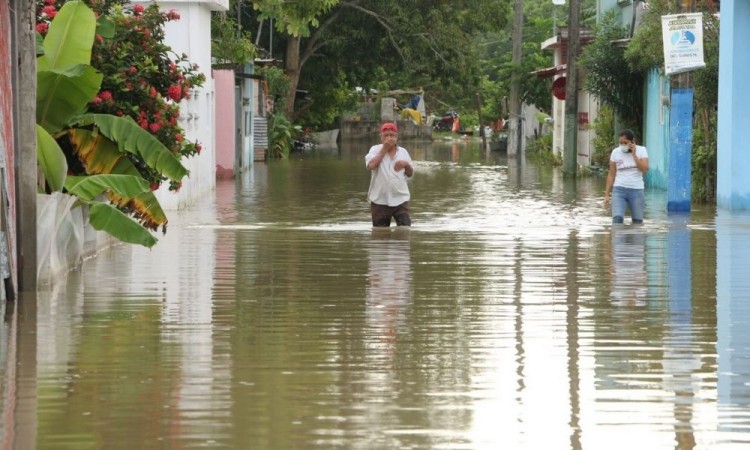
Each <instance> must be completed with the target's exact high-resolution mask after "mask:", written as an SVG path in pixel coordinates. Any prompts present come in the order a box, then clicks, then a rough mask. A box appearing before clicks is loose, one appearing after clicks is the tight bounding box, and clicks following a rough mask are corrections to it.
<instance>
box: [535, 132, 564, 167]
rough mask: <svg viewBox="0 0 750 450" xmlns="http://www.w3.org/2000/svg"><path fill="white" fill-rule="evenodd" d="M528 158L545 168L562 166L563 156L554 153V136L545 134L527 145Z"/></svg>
mask: <svg viewBox="0 0 750 450" xmlns="http://www.w3.org/2000/svg"><path fill="white" fill-rule="evenodd" d="M526 157H527V158H529V159H530V160H531V161H534V162H536V163H538V164H541V165H543V166H560V165H562V156H561V155H559V154H558V155H556V154H554V153H553V152H552V135H551V134H543V135H541V136H539V137H537V138H534V139H529V140H528V142H527V143H526Z"/></svg>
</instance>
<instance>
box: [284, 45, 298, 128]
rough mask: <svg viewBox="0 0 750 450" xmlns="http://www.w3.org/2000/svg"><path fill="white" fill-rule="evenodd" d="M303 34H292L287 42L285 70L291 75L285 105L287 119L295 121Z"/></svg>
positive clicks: (288, 75)
mask: <svg viewBox="0 0 750 450" xmlns="http://www.w3.org/2000/svg"><path fill="white" fill-rule="evenodd" d="M301 41H302V36H290V37H289V39H288V40H287V43H286V62H285V72H286V76H287V77H289V81H290V84H291V85H290V87H289V92H288V93H287V95H286V104H285V105H284V114H285V115H286V117H287V119H289V120H290V121H292V122H294V119H296V117H295V116H294V97H295V96H296V95H297V85H298V84H299V75H300V71H301V69H302V65H301V64H300V42H301Z"/></svg>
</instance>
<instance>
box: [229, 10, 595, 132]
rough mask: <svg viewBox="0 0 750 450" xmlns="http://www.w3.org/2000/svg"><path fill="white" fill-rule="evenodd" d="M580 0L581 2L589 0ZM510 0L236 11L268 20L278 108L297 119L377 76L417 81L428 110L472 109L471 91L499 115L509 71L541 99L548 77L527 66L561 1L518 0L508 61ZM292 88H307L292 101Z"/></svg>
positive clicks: (316, 117)
mask: <svg viewBox="0 0 750 450" xmlns="http://www.w3.org/2000/svg"><path fill="white" fill-rule="evenodd" d="M584 3H585V4H584V7H589V8H590V7H591V6H592V5H593V0H586V2H584ZM511 6H512V1H510V0H504V1H496V2H487V1H484V0H452V1H443V0H438V1H436V0H413V1H409V2H403V1H397V0H367V1H364V0H315V1H305V2H289V1H284V0H262V1H257V2H253V10H252V11H245V15H244V16H243V24H244V26H245V27H247V28H248V29H251V30H253V31H255V29H256V28H257V29H259V30H260V28H258V23H259V21H265V20H269V19H273V20H274V28H275V31H276V33H275V34H274V36H273V40H274V52H273V55H271V56H272V57H273V58H274V59H276V60H279V61H283V62H284V70H285V73H286V74H287V76H288V77H289V79H290V80H291V85H292V88H291V90H290V92H289V95H288V97H287V98H286V101H285V102H284V103H285V105H286V110H285V112H286V114H287V116H289V117H290V118H291V119H292V120H294V121H295V122H297V123H302V124H305V125H310V126H316V127H323V126H326V125H328V124H330V123H331V122H332V120H333V118H334V117H335V116H336V113H337V112H338V111H339V110H340V109H341V108H342V107H345V106H346V105H348V104H350V103H351V99H350V98H349V95H350V93H352V92H353V91H354V87H363V88H370V89H372V88H377V87H381V88H382V87H384V86H387V87H389V88H391V89H412V90H416V89H420V88H423V89H424V91H425V97H426V100H427V102H428V107H432V108H433V110H435V112H438V113H439V112H440V110H442V109H444V108H449V107H455V108H458V109H462V110H466V111H468V110H471V111H475V110H476V106H475V105H476V104H475V101H476V100H475V95H476V94H477V93H482V94H483V97H484V100H485V103H486V105H487V106H486V108H485V115H486V116H487V117H488V118H490V119H493V118H498V117H500V116H502V112H501V108H500V101H501V99H502V97H503V96H505V95H507V92H508V91H509V83H510V79H511V75H512V74H513V73H518V72H520V73H522V74H524V76H523V77H522V80H523V86H522V90H521V92H524V93H526V97H525V98H526V101H527V102H529V103H535V104H537V105H538V106H539V107H540V108H542V109H547V110H548V109H549V106H550V102H551V100H550V98H551V94H550V91H549V84H550V80H544V79H539V78H536V77H532V76H528V73H529V72H531V71H533V70H536V69H539V68H542V67H547V66H549V65H551V64H552V52H551V51H549V50H542V49H541V43H542V42H543V41H544V40H545V39H547V38H549V37H551V36H552V32H553V13H555V12H556V13H557V18H558V19H557V24H558V26H561V25H563V24H564V22H565V20H566V18H567V7H555V6H553V5H552V2H530V1H529V2H526V7H525V26H524V58H523V63H522V65H521V67H514V65H513V64H512V63H511V57H510V54H511V52H510V49H511V32H512V30H511V29H510V17H511V14H512V11H511V9H512V7H511ZM553 8H558V9H557V11H555V10H554V9H553ZM264 33H265V35H263V36H261V40H260V42H259V45H260V46H263V45H264V42H266V41H268V40H270V39H269V37H268V31H267V28H264ZM256 39H258V36H257V35H256ZM256 42H258V41H256ZM269 47H270V46H269ZM298 89H299V90H304V91H307V92H308V93H309V94H308V95H307V97H306V98H305V99H302V100H300V98H299V96H297V101H296V102H295V101H294V99H295V91H297V90H298Z"/></svg>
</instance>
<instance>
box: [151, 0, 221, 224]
mask: <svg viewBox="0 0 750 450" xmlns="http://www.w3.org/2000/svg"><path fill="white" fill-rule="evenodd" d="M140 3H143V4H146V3H145V2H140ZM159 4H160V6H161V7H162V9H163V10H169V9H175V10H177V11H178V12H179V14H180V20H179V21H176V22H174V21H172V22H168V23H167V24H166V25H165V43H166V44H167V45H169V46H170V47H172V50H173V51H174V52H175V53H177V54H181V53H186V54H187V55H188V57H189V59H190V61H191V62H192V63H195V64H198V67H199V69H200V70H202V71H203V73H204V74H206V82H205V84H204V85H203V87H201V88H198V89H195V90H193V92H192V93H191V94H192V95H191V99H190V100H187V101H185V100H183V102H181V103H180V112H181V113H180V124H181V125H182V126H183V127H184V129H185V134H186V138H187V139H190V140H198V141H199V142H200V144H201V146H202V147H203V149H202V152H201V154H200V155H197V156H195V157H193V158H189V159H186V160H183V165H184V166H185V167H186V168H187V169H188V170H189V171H190V176H189V177H188V178H186V179H184V180H183V183H182V188H181V189H180V191H179V192H177V193H175V192H170V191H169V190H168V185H167V183H164V184H162V187H161V188H160V189H159V190H158V191H157V192H156V196H157V198H158V199H159V202H160V203H161V205H162V207H163V208H164V209H165V210H174V209H180V208H184V207H187V206H189V205H191V204H193V203H195V202H196V201H197V200H198V199H199V198H201V197H202V196H203V195H205V194H206V193H207V192H210V191H212V190H213V189H214V188H215V187H216V173H215V172H216V148H215V143H214V133H215V123H216V120H215V110H214V104H215V103H214V102H215V87H214V80H213V78H211V72H210V70H211V11H220V10H226V9H227V8H228V6H229V5H228V0H217V1H195V2H184V1H169V0H167V1H161V2H159Z"/></svg>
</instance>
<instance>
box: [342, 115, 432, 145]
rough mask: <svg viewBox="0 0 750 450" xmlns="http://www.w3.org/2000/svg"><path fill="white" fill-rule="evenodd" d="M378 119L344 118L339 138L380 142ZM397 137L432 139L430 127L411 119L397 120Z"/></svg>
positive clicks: (379, 123)
mask: <svg viewBox="0 0 750 450" xmlns="http://www.w3.org/2000/svg"><path fill="white" fill-rule="evenodd" d="M381 124H382V122H381V121H380V120H358V121H355V120H344V121H342V122H341V139H342V140H351V139H367V140H371V141H373V142H375V143H377V142H380V125H381ZM396 124H397V125H398V135H399V139H425V140H430V139H432V128H430V127H429V126H427V125H416V124H414V122H412V121H411V120H398V121H396Z"/></svg>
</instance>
